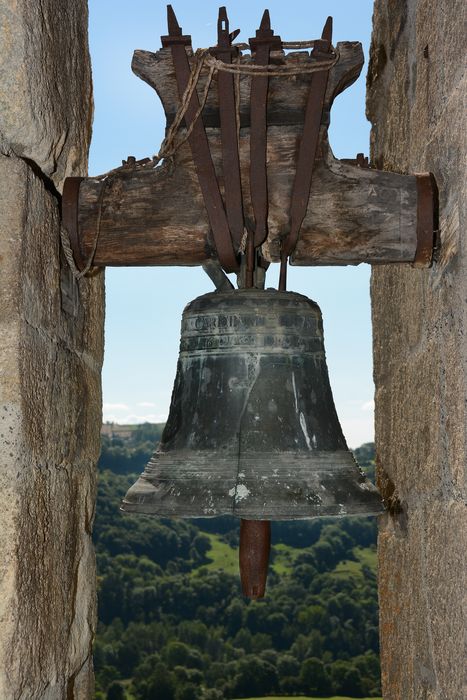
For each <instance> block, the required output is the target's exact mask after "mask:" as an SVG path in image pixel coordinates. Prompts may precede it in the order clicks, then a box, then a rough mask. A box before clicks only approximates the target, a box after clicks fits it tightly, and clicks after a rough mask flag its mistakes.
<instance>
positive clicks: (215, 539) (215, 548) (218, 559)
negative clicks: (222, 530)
mask: <svg viewBox="0 0 467 700" xmlns="http://www.w3.org/2000/svg"><path fill="white" fill-rule="evenodd" d="M203 535H206V537H209V539H210V540H211V549H210V550H209V552H208V553H207V554H206V556H207V558H208V559H210V560H211V561H210V562H209V564H203V565H202V566H200V567H199V568H200V569H208V570H211V571H212V570H217V569H222V571H225V572H226V573H227V574H238V551H237V550H236V549H233V547H231V546H230V545H229V544H226V542H222V541H221V540H220V538H219V536H218V535H213V534H211V533H208V532H205V533H203Z"/></svg>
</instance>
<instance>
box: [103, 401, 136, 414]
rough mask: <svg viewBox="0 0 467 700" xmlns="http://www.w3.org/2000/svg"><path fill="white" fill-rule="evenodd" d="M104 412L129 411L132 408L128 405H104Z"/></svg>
mask: <svg viewBox="0 0 467 700" xmlns="http://www.w3.org/2000/svg"><path fill="white" fill-rule="evenodd" d="M102 408H103V410H104V412H105V411H129V410H130V407H129V406H127V404H126V403H104V405H103V407H102Z"/></svg>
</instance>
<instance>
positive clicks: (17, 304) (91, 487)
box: [0, 0, 103, 700]
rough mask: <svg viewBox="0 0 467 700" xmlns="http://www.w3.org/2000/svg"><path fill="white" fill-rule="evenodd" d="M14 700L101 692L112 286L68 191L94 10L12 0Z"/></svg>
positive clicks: (8, 218)
mask: <svg viewBox="0 0 467 700" xmlns="http://www.w3.org/2000/svg"><path fill="white" fill-rule="evenodd" d="M0 45H1V47H2V48H1V52H0V212H1V214H0V266H1V273H0V489H1V490H0V493H1V496H0V498H1V504H0V552H1V556H0V698H1V699H2V700H13V699H14V700H16V699H18V700H19V699H20V698H21V700H36V699H38V698H41V699H42V698H43V699H47V700H59V699H60V700H62V699H63V698H67V699H68V700H72V699H73V700H76V699H77V698H83V699H84V698H90V697H91V695H92V660H91V640H92V635H93V630H94V626H95V564H94V553H93V548H92V543H91V527H92V519H93V512H94V502H95V462H96V460H97V457H98V451H99V430H100V424H101V395H100V368H101V362H102V347H103V337H102V327H103V323H102V322H103V295H102V291H103V289H102V287H103V280H102V275H97V276H95V277H94V278H93V279H86V280H82V281H80V282H79V283H78V284H77V283H76V282H74V280H73V278H72V277H71V275H70V273H69V272H68V270H67V267H66V264H65V263H64V261H63V259H62V255H61V252H60V246H59V222H60V217H59V205H60V191H61V187H62V184H63V180H64V178H65V177H66V176H67V175H84V174H86V167H87V163H86V161H87V150H88V145H89V140H90V124H91V118H92V93H91V75H90V64H89V55H88V48H87V3H86V1H85V0H40V1H38V0H0Z"/></svg>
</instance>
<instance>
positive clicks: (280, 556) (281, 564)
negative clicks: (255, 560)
mask: <svg viewBox="0 0 467 700" xmlns="http://www.w3.org/2000/svg"><path fill="white" fill-rule="evenodd" d="M204 534H205V535H206V537H209V540H210V542H211V549H210V550H209V552H208V553H207V555H206V556H207V558H208V559H210V562H209V564H203V566H201V567H200V568H201V569H208V570H211V571H213V570H216V569H222V571H225V572H227V573H228V574H235V575H237V574H238V551H237V549H234V548H233V547H231V546H230V545H228V544H226V543H225V542H222V540H221V539H220V537H219V535H213V534H211V533H204ZM272 551H273V557H272V560H273V561H272V564H271V568H272V569H273V570H274V571H275V572H276V574H279V576H287V575H288V574H290V573H291V571H292V569H293V567H294V563H295V559H296V558H297V557H298V556H299V555H300V554H301V553H303V549H299V548H295V547H289V546H287V545H285V544H276V545H272ZM353 553H354V555H355V559H356V561H349V560H347V561H341V562H339V564H338V565H337V566H336V568H335V569H334V571H333V573H334V574H335V575H336V576H339V575H342V576H349V575H352V576H359V577H363V576H364V575H365V574H364V572H363V567H368V568H369V569H371V570H372V571H375V572H376V561H377V557H376V551H375V550H373V549H370V548H365V549H362V548H361V547H355V549H354V550H353Z"/></svg>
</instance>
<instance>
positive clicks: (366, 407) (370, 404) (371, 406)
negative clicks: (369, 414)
mask: <svg viewBox="0 0 467 700" xmlns="http://www.w3.org/2000/svg"><path fill="white" fill-rule="evenodd" d="M361 409H362V411H374V410H375V402H374V400H373V399H371V400H370V401H365V403H364V404H362V406H361Z"/></svg>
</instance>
